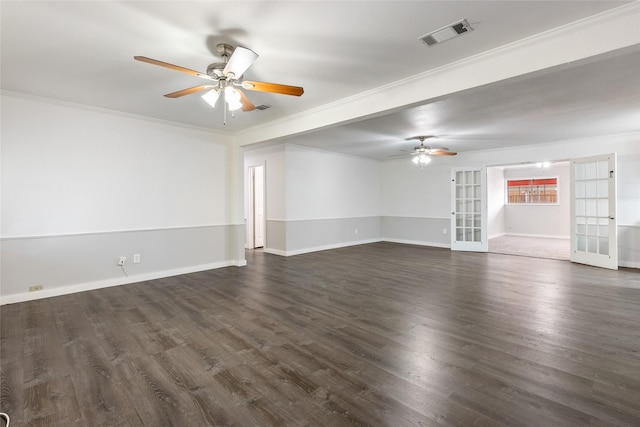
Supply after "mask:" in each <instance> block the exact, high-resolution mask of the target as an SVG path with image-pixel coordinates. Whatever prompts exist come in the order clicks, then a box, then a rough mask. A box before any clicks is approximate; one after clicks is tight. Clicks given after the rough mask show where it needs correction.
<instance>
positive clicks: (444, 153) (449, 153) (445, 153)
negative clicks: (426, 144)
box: [428, 151, 458, 156]
mask: <svg viewBox="0 0 640 427" xmlns="http://www.w3.org/2000/svg"><path fill="white" fill-rule="evenodd" d="M428 154H429V155H430V156H455V155H456V154H458V153H454V152H453V151H431V152H429V153H428Z"/></svg>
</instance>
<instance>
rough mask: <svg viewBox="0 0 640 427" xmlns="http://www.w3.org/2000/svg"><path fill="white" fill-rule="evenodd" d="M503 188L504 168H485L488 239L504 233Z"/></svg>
mask: <svg viewBox="0 0 640 427" xmlns="http://www.w3.org/2000/svg"><path fill="white" fill-rule="evenodd" d="M504 188H505V180H504V169H503V168H501V167H495V168H487V237H488V238H489V239H491V238H493V237H498V236H502V235H504V234H505V233H506V228H505V220H504V212H505V197H504Z"/></svg>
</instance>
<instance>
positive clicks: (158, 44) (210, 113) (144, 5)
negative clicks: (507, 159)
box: [0, 1, 640, 159]
mask: <svg viewBox="0 0 640 427" xmlns="http://www.w3.org/2000/svg"><path fill="white" fill-rule="evenodd" d="M626 3H630V2H628V1H626V2H618V1H366V2H365V1H336V2H334V1H254V2H244V1H229V2H220V1H207V2H204V1H200V2H187V1H165V2H144V1H138V2H102V1H72V2H59V1H42V2H35V1H23V2H19V1H15V2H14V1H2V2H1V26H0V27H1V29H0V31H1V33H0V36H1V39H0V40H1V42H2V45H1V51H0V54H1V58H0V60H1V83H2V84H1V88H2V90H3V91H8V92H17V93H24V94H28V95H33V96H37V97H44V98H52V99H57V100H61V101H65V102H70V103H76V104H83V105H89V106H93V107H98V108H103V109H107V110H115V111H119V112H124V113H128V114H134V115H140V116H146V117H151V118H155V119H161V120H168V121H172V122H177V123H182V124H186V125H190V126H197V127H203V128H209V129H213V130H216V131H220V132H226V133H229V134H231V135H233V134H235V133H238V132H246V131H247V129H252V128H259V127H260V126H265V125H268V124H270V123H276V122H280V121H283V120H285V119H286V118H287V117H291V116H293V115H296V114H299V113H300V112H304V111H306V110H315V109H319V108H322V107H323V106H325V105H328V104H334V103H336V102H339V101H340V100H341V99H344V98H348V97H351V96H354V95H357V94H361V93H365V92H368V91H372V90H375V89H376V88H379V87H382V86H385V85H389V84H392V83H394V82H397V81H400V80H403V79H407V78H409V77H411V76H415V75H418V74H421V73H424V72H425V71H428V70H432V69H435V68H438V67H441V66H443V65H446V64H450V63H453V62H456V61H460V60H462V59H464V58H468V57H471V56H474V55H478V54H481V53H482V52H485V51H488V50H491V49H495V48H498V47H501V46H505V45H508V44H510V43H513V42H515V41H518V40H521V39H524V38H527V37H531V36H534V35H537V34H539V33H543V32H545V31H548V30H551V29H553V28H556V27H559V26H562V25H565V24H569V23H573V22H575V21H578V20H581V19H584V18H587V17H590V16H592V15H596V14H598V13H601V12H604V11H607V10H609V9H613V8H618V7H621V6H623V5H625V4H626ZM635 10H636V11H637V9H635ZM462 18H466V19H467V20H468V21H469V22H470V23H471V25H472V26H473V28H474V31H472V32H470V33H468V34H465V35H464V36H462V37H459V38H457V39H455V40H451V41H448V42H446V43H443V44H441V45H437V46H434V47H426V46H425V45H423V44H422V43H420V42H419V41H418V40H417V38H418V37H419V36H422V35H424V34H425V33H428V32H430V31H432V30H435V29H438V28H440V27H442V26H444V25H447V24H450V23H452V22H455V21H457V20H459V19H462ZM638 22H639V24H640V20H639V21H638ZM220 42H225V43H230V44H233V45H242V46H246V47H248V48H250V49H252V50H254V51H255V52H257V53H258V54H259V55H260V57H259V58H258V60H257V61H256V62H255V63H254V64H253V66H252V67H251V68H250V69H249V70H248V71H247V72H246V73H245V78H246V79H250V80H259V81H269V82H276V83H282V84H291V85H298V86H303V87H304V89H305V93H304V95H303V96H302V97H300V98H297V97H289V96H285V95H276V94H266V93H259V92H255V91H251V92H250V91H247V95H248V96H249V98H250V99H251V100H252V101H253V102H254V103H255V104H256V105H260V104H267V105H270V106H271V108H270V109H268V110H265V111H253V112H249V113H237V114H236V117H235V118H233V119H230V120H229V121H228V124H227V125H223V123H222V114H221V109H220V108H218V109H216V110H213V109H211V108H210V107H209V106H208V105H207V104H205V103H204V101H202V99H200V97H199V96H198V95H189V96H185V97H182V98H179V99H168V98H165V97H163V96H162V95H163V94H165V93H169V92H174V91H176V90H180V89H184V88H187V87H191V86H196V85H199V84H202V82H203V81H202V80H200V79H199V78H197V77H194V76H190V75H187V74H183V73H180V72H177V71H173V70H168V69H165V68H162V67H157V66H153V65H149V64H145V63H142V62H138V61H134V60H133V56H134V55H143V56H147V57H151V58H154V59H158V60H161V61H165V62H169V63H172V64H176V65H180V66H183V67H187V68H191V69H194V70H198V71H205V70H206V67H207V65H208V64H209V63H212V62H219V60H220V58H219V57H217V52H216V50H215V45H216V44H217V43H220ZM612 129H615V132H628V131H639V130H640V53H639V49H637V48H634V49H628V50H626V51H624V52H621V53H620V52H619V53H616V54H608V55H603V56H602V57H600V58H593V59H591V60H589V61H584V62H580V63H576V64H571V65H570V66H568V65H567V66H564V67H561V68H558V69H557V70H546V71H545V72H544V73H538V74H535V75H531V76H525V77H522V78H517V79H514V80H512V81H503V82H500V83H498V84H494V85H490V86H485V87H481V88H477V89H472V90H468V91H465V92H460V93H457V94H454V95H452V96H447V97H444V98H442V99H433V100H424V103H423V105H419V106H417V107H416V106H415V105H414V106H413V108H406V109H401V110H398V111H395V112H393V113H392V114H386V115H382V116H377V117H375V118H373V119H369V118H366V119H363V120H360V121H354V120H352V121H351V122H350V123H349V124H347V125H341V126H335V127H331V126H327V127H325V129H324V130H321V131H318V132H312V133H306V134H305V135H304V136H295V137H291V138H285V139H282V140H283V141H287V142H294V143H298V144H303V145H308V146H315V147H321V148H323V149H327V150H335V151H340V152H344V153H348V154H353V155H360V156H366V157H371V158H378V159H386V158H388V156H390V155H393V154H398V153H399V151H398V150H399V149H407V148H410V147H413V146H414V145H415V144H414V143H413V142H407V141H404V139H405V138H407V137H410V136H414V135H419V134H432V135H436V136H438V137H439V138H438V139H437V140H433V141H437V142H432V143H431V145H438V146H442V145H444V146H447V147H449V148H451V149H453V150H455V151H459V152H463V151H475V150H478V149H486V148H498V147H503V146H508V145H513V144H533V143H539V142H549V141H550V140H559V139H568V138H580V137H584V136H592V135H599V134H604V133H611V132H612Z"/></svg>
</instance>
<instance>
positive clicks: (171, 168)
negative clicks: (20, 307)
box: [0, 94, 244, 303]
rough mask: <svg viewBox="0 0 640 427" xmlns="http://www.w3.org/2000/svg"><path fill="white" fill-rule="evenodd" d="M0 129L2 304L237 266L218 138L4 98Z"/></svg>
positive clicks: (223, 149)
mask: <svg viewBox="0 0 640 427" xmlns="http://www.w3.org/2000/svg"><path fill="white" fill-rule="evenodd" d="M1 120H2V122H1V124H2V130H1V132H2V133H1V137H2V146H1V149H2V193H1V194H2V218H1V224H2V226H1V227H2V228H1V230H2V237H1V239H2V240H1V242H2V276H1V278H2V282H1V287H0V295H1V296H2V297H3V303H4V302H11V301H14V300H22V299H30V298H33V297H38V296H40V295H42V294H26V292H27V291H28V288H29V286H32V285H43V286H44V288H45V291H44V294H47V295H52V294H61V293H65V288H69V289H71V288H73V289H75V290H77V289H82V287H83V286H85V287H87V288H94V287H100V286H102V285H105V286H108V285H114V284H120V283H127V282H131V281H135V277H136V276H138V278H143V277H152V276H153V277H161V276H163V275H170V274H173V273H175V272H185V271H190V270H197V269H205V268H211V267H215V266H221V265H229V264H242V262H243V261H244V258H242V259H235V258H236V255H237V254H238V251H237V248H235V246H237V244H236V243H235V242H236V237H235V233H236V232H237V229H241V228H242V225H241V224H238V223H237V221H235V219H234V218H232V217H231V216H232V212H233V210H232V209H229V206H228V200H229V193H228V191H227V186H228V185H230V182H231V181H232V179H229V168H228V165H229V156H228V145H227V143H226V142H225V141H224V139H223V137H218V136H216V135H215V134H212V133H210V132H206V131H203V130H198V129H192V128H186V127H182V126H177V125H173V124H170V123H163V122H158V121H151V120H145V119H142V118H139V117H131V116H125V115H121V114H116V113H112V112H107V111H101V110H96V109H90V108H85V107H82V106H76V105H67V104H62V103H57V102H53V101H48V100H43V99H36V98H31V97H26V96H24V97H23V96H16V95H9V94H3V95H2V116H1ZM240 203H241V201H240ZM193 230H200V232H199V233H193ZM132 233H133V234H136V233H145V236H146V238H140V239H139V240H138V242H140V243H139V244H138V245H136V244H135V242H134V243H131V239H130V237H131V235H132ZM182 235H184V236H189V238H188V239H183V238H182V237H183V236H182ZM194 235H195V236H197V237H196V238H195V239H194V238H193V237H194ZM78 236H84V238H82V239H76V238H75V237H78ZM163 241H164V242H166V243H170V242H171V243H172V244H173V245H174V246H172V247H171V246H168V247H165V248H164V250H160V251H159V250H158V248H156V247H154V245H156V244H158V242H163ZM143 242H149V243H148V244H144V243H143ZM176 242H180V247H175V244H176ZM75 245H79V246H75ZM134 251H135V253H140V254H141V259H142V262H141V263H140V264H136V265H133V264H130V262H131V260H132V255H133V252H134ZM61 253H64V254H65V257H63V258H61V257H60V256H59V254H61ZM230 254H233V256H230ZM120 255H125V256H127V257H128V258H129V263H127V265H126V267H127V268H128V270H129V271H128V272H129V277H126V276H124V274H123V272H122V271H121V270H120V269H119V268H117V266H116V259H117V258H118V257H119V256H120ZM92 271H93V273H92Z"/></svg>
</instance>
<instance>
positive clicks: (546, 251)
mask: <svg viewBox="0 0 640 427" xmlns="http://www.w3.org/2000/svg"><path fill="white" fill-rule="evenodd" d="M569 251H570V241H569V239H548V238H542V237H520V236H501V237H496V238H494V239H489V252H493V253H498V254H508V255H520V256H528V257H534V258H549V259H562V260H568V259H569Z"/></svg>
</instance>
